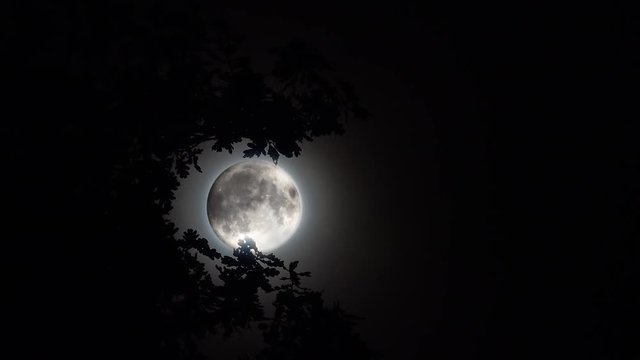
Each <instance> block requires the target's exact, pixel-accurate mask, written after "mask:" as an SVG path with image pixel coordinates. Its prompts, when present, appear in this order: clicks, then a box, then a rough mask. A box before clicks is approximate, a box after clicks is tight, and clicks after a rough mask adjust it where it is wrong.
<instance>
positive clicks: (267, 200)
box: [207, 160, 302, 252]
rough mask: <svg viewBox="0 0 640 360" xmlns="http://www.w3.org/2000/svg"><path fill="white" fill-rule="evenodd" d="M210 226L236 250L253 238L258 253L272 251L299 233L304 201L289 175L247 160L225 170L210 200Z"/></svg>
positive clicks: (214, 186) (267, 165)
mask: <svg viewBox="0 0 640 360" xmlns="http://www.w3.org/2000/svg"><path fill="white" fill-rule="evenodd" d="M207 213H208V217H209V223H210V224H211V227H212V228H213V231H214V232H215V233H216V235H217V236H218V238H220V240H222V241H223V242H224V243H226V244H227V245H230V246H231V247H233V248H236V247H238V241H239V240H243V239H245V238H251V239H253V240H254V241H255V242H256V246H257V247H258V250H260V251H262V252H268V251H272V250H274V249H276V248H278V247H280V246H281V245H282V244H284V243H285V242H286V241H287V240H289V238H290V237H291V235H293V233H294V232H295V231H296V229H297V228H298V225H299V224H300V219H301V218H302V199H301V198H300V193H299V191H298V188H297V186H296V184H295V182H294V181H293V179H292V178H291V176H289V174H287V173H286V172H285V171H284V170H282V169H281V168H279V167H277V166H275V165H273V164H272V163H269V162H266V161H255V160H254V161H245V162H241V163H237V164H235V165H232V166H231V167H229V168H227V169H226V170H225V171H223V172H222V173H221V174H220V175H219V176H218V178H217V179H216V181H215V182H214V183H213V185H212V186H211V190H210V191H209V197H208V199H207Z"/></svg>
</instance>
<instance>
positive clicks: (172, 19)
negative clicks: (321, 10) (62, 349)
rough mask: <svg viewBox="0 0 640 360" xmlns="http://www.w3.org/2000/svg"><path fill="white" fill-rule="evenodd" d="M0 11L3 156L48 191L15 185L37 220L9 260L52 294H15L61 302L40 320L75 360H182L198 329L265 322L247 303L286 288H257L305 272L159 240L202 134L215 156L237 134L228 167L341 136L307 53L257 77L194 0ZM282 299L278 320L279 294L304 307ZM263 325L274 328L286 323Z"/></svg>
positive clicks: (188, 237) (337, 107) (354, 103)
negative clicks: (236, 157)
mask: <svg viewBox="0 0 640 360" xmlns="http://www.w3.org/2000/svg"><path fill="white" fill-rule="evenodd" d="M9 10H10V11H11V12H12V14H10V17H11V18H13V19H24V21H10V22H7V23H6V24H7V25H6V29H7V32H6V33H5V34H3V39H4V40H6V41H5V43H6V47H5V50H6V52H5V53H6V56H5V57H4V60H6V62H7V64H10V65H11V66H10V67H8V69H10V71H6V74H3V85H4V86H6V87H7V88H8V89H10V91H8V92H7V93H8V94H10V96H11V97H10V98H8V99H7V100H8V101H7V103H8V106H9V112H11V110H15V112H16V113H18V114H20V115H19V116H17V117H15V118H12V119H11V121H8V122H7V124H8V125H4V124H3V134H4V136H5V140H6V142H5V143H4V144H3V146H6V147H7V148H8V149H36V150H33V151H36V152H37V153H38V156H43V154H46V158H47V159H46V161H42V164H40V165H39V166H38V167H37V168H36V167H33V166H32V163H31V160H29V161H28V162H25V161H23V159H22V158H18V157H17V156H13V155H12V156H10V159H9V163H8V164H7V167H8V168H10V169H12V171H13V172H14V173H16V174H20V176H22V177H20V178H16V180H15V181H16V183H18V182H23V183H26V182H25V181H23V179H26V180H27V181H29V180H30V179H42V174H55V176H49V178H48V179H47V186H49V187H50V188H53V189H56V191H50V192H47V193H45V192H43V191H41V192H40V193H39V192H38V191H40V188H41V187H40V186H32V188H33V189H35V190H31V191H32V192H33V193H34V194H35V195H33V198H34V200H37V203H38V204H40V205H39V207H38V208H36V210H33V211H34V212H35V213H34V214H32V215H30V216H38V217H42V216H41V214H42V213H44V214H47V216H46V217H45V219H43V220H42V221H43V223H42V224H41V226H39V227H38V228H36V229H32V231H33V232H34V234H33V236H32V237H33V238H34V239H36V240H34V242H35V245H31V244H30V245H28V246H27V251H21V252H16V253H31V254H33V255H32V256H39V257H38V258H37V261H34V262H39V263H40V264H41V267H42V269H44V271H47V272H53V274H55V275H51V276H55V277H56V278H58V279H65V281H64V282H58V283H56V285H55V286H56V287H55V288H53V289H52V288H49V287H47V286H49V285H48V284H46V283H45V282H42V281H38V282H35V281H34V284H37V286H36V285H34V286H33V290H32V291H33V294H34V298H35V297H36V296H40V293H58V294H61V295H60V300H59V301H58V302H57V303H56V304H57V306H58V309H59V310H58V311H57V312H56V313H57V314H60V315H56V314H54V313H53V312H51V313H47V314H46V315H47V316H49V317H51V319H52V320H50V321H49V323H51V324H57V323H62V322H65V323H70V324H71V325H70V326H69V327H68V328H69V329H72V330H69V331H68V332H60V335H59V337H61V338H64V339H76V341H75V344H76V345H75V347H76V348H77V349H78V350H77V352H78V354H77V355H78V356H77V357H78V358H86V357H87V353H86V351H90V352H91V355H90V356H88V357H94V358H105V359H112V358H119V357H120V356H121V354H123V353H127V354H130V355H131V356H132V357H135V356H138V357H141V358H154V359H180V358H184V359H189V358H197V357H198V355H197V339H198V338H202V337H203V336H204V335H205V334H206V333H216V332H218V331H222V332H223V333H226V334H230V333H232V332H235V331H240V330H242V329H245V328H247V327H248V326H250V325H251V324H252V323H254V322H256V321H261V322H265V321H266V322H269V321H271V319H266V318H265V316H264V309H263V305H262V304H260V302H259V297H258V295H257V294H258V292H259V291H265V292H274V291H275V292H278V293H280V292H282V293H285V292H286V291H294V290H293V288H291V289H289V288H286V287H280V286H281V285H277V284H275V283H274V282H273V279H274V278H275V277H277V276H278V275H279V274H280V273H282V272H284V273H286V274H287V276H285V277H284V278H285V280H282V281H290V282H292V284H294V287H295V288H296V289H297V290H295V291H303V290H302V289H301V288H299V287H296V286H299V285H300V284H299V283H298V281H299V279H298V277H300V276H305V275H308V274H305V273H297V272H295V269H296V268H295V265H293V264H290V265H289V266H288V267H285V266H284V264H283V263H282V261H281V260H279V259H277V258H276V257H275V256H273V255H268V254H262V253H260V252H259V251H258V250H257V249H256V248H255V244H253V243H252V242H250V241H246V242H244V243H242V244H241V246H240V247H239V248H238V249H237V251H236V253H234V257H222V256H221V255H220V254H219V253H218V252H217V251H215V250H214V249H211V248H209V246H208V244H207V241H206V240H205V239H203V238H201V237H200V236H199V235H198V234H197V233H196V232H195V231H192V230H190V231H186V232H184V233H183V234H182V235H181V237H180V238H178V239H176V234H177V233H178V229H177V228H176V226H175V224H173V223H171V222H170V221H168V220H167V219H166V215H167V214H168V213H169V212H170V211H171V209H172V201H173V200H174V198H175V191H176V190H177V188H178V186H179V184H180V183H179V179H180V178H185V177H187V176H188V175H189V173H190V172H191V171H192V169H195V170H196V171H200V170H201V169H200V165H199V164H198V156H199V155H200V154H201V153H202V152H203V151H204V150H205V149H203V148H202V144H203V143H205V142H211V143H212V149H213V150H215V151H223V150H225V151H229V152H232V151H234V150H236V149H235V146H236V145H237V144H238V143H239V142H241V141H243V139H248V140H249V145H248V148H247V149H244V155H245V156H246V157H254V156H269V157H270V158H271V159H272V160H273V161H274V162H277V161H278V160H279V159H280V158H281V157H282V156H284V157H292V156H299V155H300V154H301V151H302V149H301V146H300V145H301V143H302V142H303V141H311V140H313V139H314V138H315V137H316V136H321V135H328V134H339V133H342V131H343V130H344V129H343V125H344V122H345V121H347V119H348V118H349V117H360V118H366V117H367V116H369V114H368V113H367V112H366V111H362V110H358V109H361V107H360V105H359V103H358V100H357V98H356V97H355V95H354V93H352V92H351V91H350V90H349V89H348V88H345V86H344V85H341V84H342V83H341V80H340V79H335V78H333V77H332V75H331V66H329V65H328V63H327V62H326V61H325V60H324V59H322V57H321V56H320V55H319V54H318V53H317V52H316V51H314V50H313V49H312V48H311V47H310V46H308V45H306V44H304V43H302V42H300V41H298V40H294V41H292V42H291V43H289V44H285V45H283V46H280V47H276V48H274V50H273V52H272V54H271V55H272V56H274V57H275V66H274V68H273V69H272V70H271V71H270V72H267V73H260V72H258V71H256V70H255V69H254V68H253V67H252V66H251V58H249V57H247V56H245V55H244V54H242V53H241V52H240V51H239V49H240V44H241V41H242V37H241V36H238V35H237V34H233V33H231V32H230V31H228V29H227V26H226V25H225V24H224V21H222V20H221V19H220V16H219V15H218V14H222V13H223V11H222V10H221V9H219V8H217V7H216V5H215V4H213V3H211V2H206V1H199V0H188V1H177V0H167V1H151V0H142V1H136V2H134V3H132V2H130V1H121V0H115V1H110V2H79V1H71V2H68V3H65V5H64V6H63V5H60V6H51V4H48V3H47V2H46V1H44V0H31V1H25V2H20V4H16V5H15V6H12V7H10V9H9ZM14 152H15V151H5V153H7V154H13V153H14ZM31 181H33V180H31ZM21 185H22V184H21ZM22 186H25V185H22ZM14 197H17V195H16V196H14ZM14 200H15V199H14ZM16 202H21V203H23V202H25V200H24V199H22V198H21V199H19V201H16ZM35 202H36V201H34V203H35ZM70 219H72V220H70ZM38 231H40V233H38ZM37 239H46V241H45V240H37ZM50 239H55V241H51V240H50ZM32 248H38V249H39V252H41V253H42V254H43V255H41V256H40V255H38V254H34V253H33V252H32V251H31V249H32ZM61 259H64V260H63V261H62V260H61ZM211 263H213V264H215V265H217V266H218V268H216V269H217V270H218V271H219V280H220V281H222V284H216V283H215V281H214V280H215V279H214V278H213V276H212V274H211V271H210V269H208V268H207V265H206V264H211ZM44 271H43V272H44ZM34 274H35V275H34V279H39V277H40V274H41V272H39V271H34ZM51 286H53V285H51ZM288 289H289V290H288ZM291 294H294V293H291ZM295 294H297V295H295V296H293V295H291V296H289V297H287V296H285V295H279V296H280V300H279V301H280V302H279V304H283V305H279V306H280V307H281V308H282V311H281V314H286V313H287V311H289V310H287V309H289V308H291V309H294V308H295V307H294V306H293V305H291V306H289V305H287V306H285V305H284V304H287V303H288V302H289V301H294V300H295V299H298V300H295V301H296V302H300V301H302V300H303V299H307V300H309V301H311V300H312V299H315V296H311V295H309V296H306V295H305V297H302V298H298V297H299V296H301V295H300V294H298V293H295ZM288 299H290V300H288ZM307 300H305V301H307ZM313 301H315V303H316V305H315V308H317V309H320V307H319V305H318V304H317V301H318V300H313ZM34 308H35V307H34ZM78 309H82V310H78ZM322 313H323V312H322V311H320V310H318V314H322ZM63 314H64V315H63ZM34 318H35V319H38V316H35V315H34ZM279 319H280V320H282V321H284V322H282V325H278V329H285V327H284V326H285V325H284V324H286V321H289V320H286V321H285V319H294V317H293V315H292V316H291V317H280V318H279ZM280 320H279V321H280ZM270 328H271V327H270ZM273 329H276V328H273ZM274 331H275V330H274ZM279 331H280V330H278V333H280V332H279ZM51 333H54V332H53V331H52V332H51ZM274 334H275V332H274ZM278 336H279V335H278ZM278 336H275V337H274V336H270V339H275V340H270V341H271V344H273V345H274V346H276V345H277V346H280V345H278V344H280V342H279V341H278V340H277V339H280V337H278ZM281 339H285V338H281ZM283 341H284V340H283ZM60 343H62V342H60ZM268 343H269V342H268ZM80 349H86V351H85V352H83V351H81V350H80ZM94 349H101V351H100V352H96V351H95V350H94ZM265 356H266V355H265Z"/></svg>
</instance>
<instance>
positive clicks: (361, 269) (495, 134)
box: [5, 1, 640, 359]
mask: <svg viewBox="0 0 640 360" xmlns="http://www.w3.org/2000/svg"><path fill="white" fill-rule="evenodd" d="M225 8H226V9H227V10H226V14H225V15H224V18H225V20H227V22H228V23H229V25H230V27H231V28H232V29H233V30H234V31H237V32H239V33H243V34H245V36H246V38H245V41H244V43H243V45H242V47H241V51H242V52H243V53H246V54H247V55H250V56H251V57H252V59H254V62H255V63H254V65H255V66H256V67H258V68H261V67H268V66H269V65H270V61H271V60H270V57H269V56H268V49H269V48H270V47H272V46H274V45H277V44H282V43H285V42H287V41H289V40H291V39H293V38H298V39H302V40H304V41H306V42H308V43H310V44H312V45H313V46H314V47H316V48H317V49H318V50H319V51H320V52H321V53H322V54H323V55H324V56H325V57H326V58H327V60H328V61H329V62H331V63H332V64H333V65H334V67H335V68H336V74H337V76H339V77H340V78H342V79H345V80H347V81H349V82H351V83H352V84H353V86H354V88H355V90H356V92H357V93H358V94H359V96H360V98H361V101H362V104H363V106H364V107H365V108H366V109H367V110H368V111H369V112H371V113H372V115H373V116H372V118H370V119H367V120H356V119H352V120H350V121H349V123H348V124H347V125H346V132H345V134H343V135H329V136H323V137H319V138H316V139H314V140H313V141H311V142H304V143H303V144H302V146H301V147H302V154H301V155H300V156H299V157H297V158H282V159H281V160H280V162H279V166H282V167H283V168H284V169H285V170H287V172H288V173H289V174H290V175H291V176H292V177H293V178H294V180H295V181H296V183H297V184H298V186H299V190H300V194H301V196H302V199H303V202H304V214H303V219H302V222H301V225H300V228H299V229H298V231H297V232H296V233H295V234H294V236H293V237H292V239H291V240H290V241H289V242H288V243H286V244H285V245H284V246H282V247H281V248H279V249H277V250H275V251H274V253H275V254H276V255H277V256H278V257H281V258H282V259H284V260H286V261H292V260H299V261H300V268H301V269H302V270H305V271H306V270H308V271H311V272H312V277H311V278H309V279H308V282H307V284H308V285H309V286H310V287H312V288H314V289H318V290H323V291H324V296H325V299H326V300H327V301H329V302H333V301H340V304H341V305H342V306H343V307H344V308H345V309H347V310H348V311H349V312H351V313H353V314H355V315H358V316H360V317H362V320H360V321H358V324H357V326H356V329H357V331H358V332H359V333H360V334H361V335H362V338H363V339H364V340H365V341H366V342H367V344H368V345H369V346H370V347H371V348H373V349H374V350H375V351H377V352H378V353H379V354H380V355H381V358H383V359H414V358H415V359H551V358H563V359H636V358H637V357H638V356H640V353H639V352H638V348H637V343H638V341H640V312H639V311H638V305H639V304H640V302H639V301H640V298H638V296H637V295H636V292H638V293H640V289H639V288H638V287H639V285H640V279H639V278H638V275H640V274H639V271H640V267H639V266H638V259H639V256H640V251H639V249H640V248H639V245H638V244H639V243H638V241H640V237H639V236H638V235H639V234H638V222H639V221H640V218H639V216H640V212H639V210H640V209H639V207H638V201H639V200H640V197H639V196H638V195H640V194H639V192H638V184H640V165H639V164H640V163H639V161H640V157H639V156H638V155H640V151H639V150H640V146H639V145H638V136H639V135H640V131H639V130H640V125H638V117H637V115H638V113H637V106H632V105H631V104H632V102H635V101H637V86H636V85H634V84H637V80H638V74H639V73H638V68H637V66H638V60H639V59H638V56H637V53H636V51H637V49H636V48H637V45H638V41H637V40H638V39H637V36H636V35H637V21H638V19H637V16H634V15H633V12H632V11H630V9H625V8H622V7H615V6H614V5H610V6H605V5H602V7H597V8H596V7H594V8H587V7H586V5H583V6H582V7H576V8H569V7H567V8H561V7H559V6H558V7H556V6H542V5H539V4H535V3H532V4H521V5H518V6H515V5H511V6H510V7H509V6H508V7H503V6H502V5H501V6H498V5H489V4H485V3H478V4H475V5H467V4H463V3H457V2H443V3H439V4H438V3H432V4H430V5H426V6H425V5H424V4H421V5H412V4H409V3H405V4H400V3H398V2H390V3H379V4H378V3H375V4H373V3H371V4H369V3H367V4H364V3H359V4H356V3H355V2H349V3H348V4H347V3H344V2H337V1H335V2H334V1H322V2H315V3H308V2H293V1H275V2H268V3H267V2H264V3H261V4H260V5H255V4H253V5H251V6H249V5H248V4H245V3H244V2H234V3H233V4H229V5H227V6H226V7H225ZM634 22H635V23H634ZM631 89H635V90H633V91H631ZM54 127H55V126H54ZM86 131H87V133H88V135H87V136H90V135H89V133H91V130H90V129H89V130H86ZM19 132H20V131H18V130H15V131H14V134H15V133H19ZM42 139H44V140H46V141H51V140H47V136H46V135H45V134H44V133H43V134H42V135H39V136H35V137H34V138H33V139H31V140H30V141H31V143H35V144H38V143H39V141H41V140H42ZM44 140H42V141H44ZM11 141H13V142H9V143H7V144H5V145H6V146H7V150H6V151H8V152H9V153H11V154H14V153H16V152H17V151H21V150H16V149H18V147H19V146H21V144H22V142H20V141H18V140H11ZM52 142H53V143H55V142H54V141H52ZM205 145H206V144H205ZM203 148H204V149H205V152H204V153H203V154H201V157H200V160H199V164H200V167H201V168H202V170H203V171H202V173H196V172H193V173H192V174H191V175H190V176H189V177H188V178H186V179H183V180H181V185H180V188H179V189H178V191H177V192H176V199H175V200H174V202H173V205H174V209H173V211H172V213H171V219H172V220H174V221H175V223H176V225H177V226H178V227H179V228H181V229H182V230H185V229H187V228H194V229H196V230H198V231H199V232H200V233H201V234H202V236H204V237H206V238H207V239H208V240H209V243H210V244H212V246H214V247H215V248H217V249H218V250H219V251H221V252H222V253H223V254H229V250H228V249H227V248H225V247H224V246H223V245H222V244H221V243H220V242H218V241H217V239H216V238H215V236H214V234H213V232H212V231H211V228H210V226H209V224H208V222H207V218H206V197H207V195H208V191H209V188H210V186H211V184H212V183H213V181H214V180H215V177H216V176H217V175H218V174H219V173H220V172H221V171H223V170H224V169H226V168H227V167H228V166H230V165H231V164H233V163H235V162H237V161H240V160H242V152H241V151H240V150H241V149H242V147H241V146H238V147H237V149H238V150H236V151H235V152H234V153H233V154H228V153H227V152H214V151H210V150H208V149H210V146H203ZM30 149H31V150H28V151H29V152H27V153H26V154H20V155H19V156H21V157H19V156H16V157H15V160H14V161H15V163H16V164H17V163H20V164H23V161H22V160H25V159H26V160H25V161H28V163H29V164H30V165H29V166H26V165H21V166H23V167H24V168H25V169H26V168H27V167H31V166H32V167H38V166H40V165H39V164H40V163H41V162H45V161H46V162H48V160H45V159H44V158H45V157H46V155H45V154H44V150H36V148H34V147H31V148H30ZM18 159H19V160H18ZM96 161H99V159H98V160H96ZM42 166H43V167H44V170H35V169H30V170H28V171H27V172H25V171H26V170H24V169H22V168H21V167H18V171H17V172H18V173H20V174H23V175H21V176H23V177H24V178H25V179H27V180H25V181H23V180H21V179H22V178H16V179H15V180H14V182H13V183H12V184H11V186H12V187H13V188H17V187H20V188H21V189H24V191H25V193H29V191H30V189H32V187H33V186H42V185H39V184H40V183H41V182H42V181H43V180H42V177H43V176H40V177H39V178H40V179H41V180H39V181H34V180H28V179H32V176H35V174H43V173H44V174H45V175H44V178H45V179H46V177H48V176H52V175H51V174H58V175H57V176H58V177H60V178H61V180H58V181H61V182H64V181H65V180H64V179H66V178H71V176H76V177H77V175H67V174H65V173H64V172H63V173H60V172H57V171H56V165H54V164H51V163H47V164H43V165H42ZM21 169H22V170H21ZM78 173H79V174H82V172H81V171H80V172H77V171H74V172H72V174H78ZM72 179H76V178H72ZM44 181H46V180H44ZM70 181H71V180H70ZM36 183H37V184H38V185H36ZM39 191H42V192H43V194H45V193H46V194H47V195H46V196H45V197H46V198H53V199H58V197H60V196H62V195H59V194H57V193H56V191H55V190H39ZM49 193H52V195H49ZM53 193H55V194H53ZM38 197H39V195H37V194H36V195H34V194H33V193H31V194H30V195H25V196H17V195H16V196H15V199H12V200H14V201H15V202H16V204H23V203H24V201H26V200H24V199H28V200H29V201H31V202H36V201H37V200H38ZM16 206H17V207H19V208H28V206H25V205H16ZM69 206H72V205H69ZM44 208H45V210H47V211H50V210H51V209H50V208H48V207H46V206H44ZM23 211H24V212H25V213H26V214H27V215H29V214H32V213H38V214H42V213H41V211H40V209H36V210H33V209H28V210H23ZM61 216H63V215H61ZM64 220H65V221H67V222H71V223H73V221H74V220H73V219H64ZM52 221H53V220H52ZM31 222H33V220H31ZM62 230H64V229H61V230H60V231H62ZM16 234H18V232H16ZM16 236H17V235H16ZM12 241H13V242H15V241H18V240H12ZM15 246H16V248H15V251H16V252H19V251H22V250H25V249H30V250H31V251H33V252H37V250H33V248H31V247H30V246H26V245H25V246H21V245H15ZM50 247H51V245H48V247H47V248H50ZM10 249H13V248H10ZM62 256H63V255H60V260H61V261H64V257H62ZM85 256H89V255H85ZM44 259H47V256H46V255H41V256H40V255H35V256H34V257H29V258H25V259H22V258H21V260H15V259H14V260H11V261H9V262H6V263H7V264H9V265H7V266H8V267H9V269H12V268H15V267H18V266H22V265H20V264H23V262H29V261H38V260H39V261H47V260H44ZM47 264H48V263H47ZM43 267H44V266H43ZM34 274H36V275H25V276H24V280H20V279H18V280H15V281H14V283H15V284H17V285H16V286H18V287H17V288H19V287H20V286H22V285H21V284H24V283H25V282H27V281H30V279H34V278H38V277H37V276H38V275H37V274H40V273H39V272H35V271H34ZM52 286H53V285H52ZM53 289H55V286H54V287H53ZM27 294H30V293H29V292H27ZM45 296H46V295H45ZM16 299H20V298H19V297H16ZM18 302H19V301H18V300H16V303H18ZM34 302H35V301H34ZM69 308H73V307H72V306H70V307H69ZM70 316H71V315H70ZM15 323H16V324H21V320H16V321H15ZM15 328H16V329H22V328H21V327H20V326H18V325H15ZM25 328H29V326H25ZM49 329H50V328H49ZM15 333H17V334H18V335H19V336H20V335H23V334H25V333H28V331H26V330H24V329H22V330H15ZM34 336H35V335H34ZM37 336H46V335H44V334H41V335H37ZM37 336H36V337H33V336H28V337H27V338H28V339H30V340H27V341H26V343H32V342H33V343H36V342H37V341H38V340H36V339H37ZM51 341H52V342H56V341H57V340H51ZM218 341H220V340H215V339H213V340H210V342H209V343H206V342H205V344H203V349H205V352H206V353H207V354H208V355H210V356H211V358H215V355H216V354H218V355H220V354H221V353H222V354H230V353H234V352H235V350H237V348H238V346H240V345H238V344H237V343H235V342H233V341H228V342H226V343H225V342H222V343H218ZM247 341H248V342H249V343H251V344H249V345H247V344H243V345H242V346H247V347H248V348H252V347H253V346H256V342H255V339H253V338H251V337H249V340H247ZM220 348H223V350H220ZM234 349H235V350H234Z"/></svg>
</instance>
